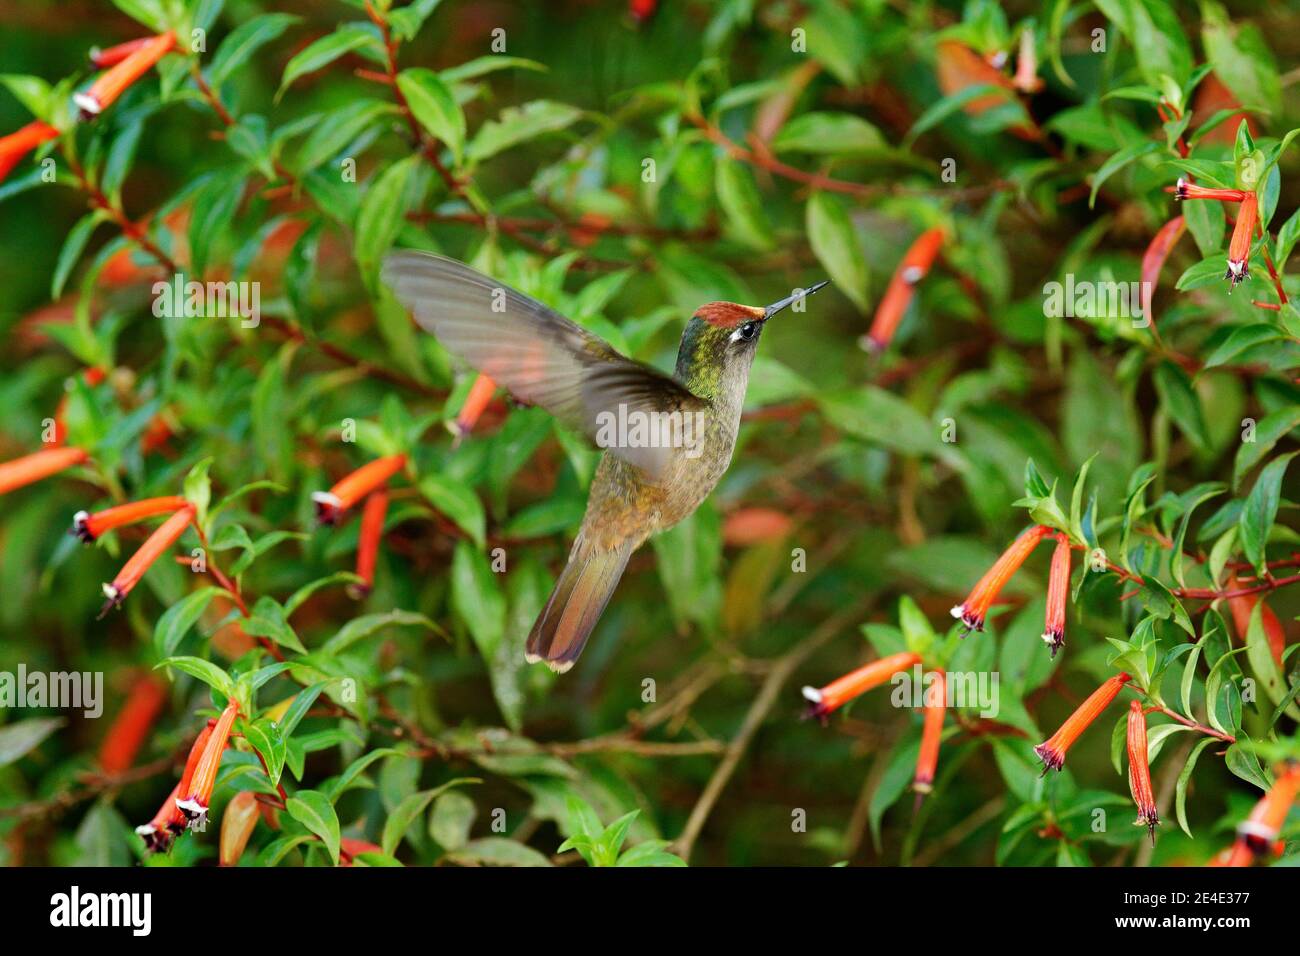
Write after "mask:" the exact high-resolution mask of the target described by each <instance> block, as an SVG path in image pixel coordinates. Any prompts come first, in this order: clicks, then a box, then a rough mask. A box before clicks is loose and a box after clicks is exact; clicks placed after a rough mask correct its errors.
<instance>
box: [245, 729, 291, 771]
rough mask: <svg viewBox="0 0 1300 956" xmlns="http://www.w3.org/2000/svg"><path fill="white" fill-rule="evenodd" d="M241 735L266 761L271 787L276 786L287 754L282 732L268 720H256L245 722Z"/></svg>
mask: <svg viewBox="0 0 1300 956" xmlns="http://www.w3.org/2000/svg"><path fill="white" fill-rule="evenodd" d="M243 733H244V737H245V739H246V740H247V741H248V742H249V743H250V744H252V745H253V749H255V750H256V751H257V752H258V753H259V754H261V755H262V759H263V760H265V761H266V767H267V770H268V771H269V775H270V778H271V786H273V787H274V786H276V785H277V784H279V782H280V774H281V773H283V772H284V758H285V755H286V754H287V753H288V746H287V743H286V741H285V737H284V734H283V732H282V731H281V730H280V728H279V726H278V725H277V724H275V723H273V722H271V721H269V720H257V721H253V722H252V723H248V722H245V723H244V725H243Z"/></svg>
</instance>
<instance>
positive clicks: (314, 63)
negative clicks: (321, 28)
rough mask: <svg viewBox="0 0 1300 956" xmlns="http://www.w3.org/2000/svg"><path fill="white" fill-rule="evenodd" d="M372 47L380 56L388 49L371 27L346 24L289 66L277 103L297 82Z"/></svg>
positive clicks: (277, 96) (368, 25)
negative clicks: (337, 61) (294, 82)
mask: <svg viewBox="0 0 1300 956" xmlns="http://www.w3.org/2000/svg"><path fill="white" fill-rule="evenodd" d="M362 47H370V48H372V49H373V50H374V51H375V52H376V53H382V52H383V49H384V46H383V42H382V41H381V39H380V37H379V31H378V29H377V28H376V27H374V26H373V25H372V24H369V23H345V24H343V25H342V26H340V27H339V28H338V29H337V30H335V31H334V32H333V33H328V34H326V35H325V36H323V37H321V38H320V39H319V40H316V41H315V42H313V43H310V44H308V45H307V47H306V48H305V49H303V50H302V51H301V52H299V53H295V54H294V56H293V58H292V59H290V60H289V62H288V63H286V64H285V67H284V74H283V75H282V76H281V77H280V89H279V91H278V92H277V93H276V94H275V96H276V99H279V98H280V96H281V95H282V94H283V93H284V91H285V90H286V89H288V88H289V86H290V85H291V84H292V83H293V81H294V80H296V79H298V78H300V77H303V76H306V75H307V74H308V73H314V72H316V71H317V70H319V69H320V68H321V67H323V66H328V65H329V64H330V63H333V62H334V61H335V60H337V59H338V58H339V57H341V56H346V55H347V54H348V53H351V52H352V51H353V50H360V49H361V48H362Z"/></svg>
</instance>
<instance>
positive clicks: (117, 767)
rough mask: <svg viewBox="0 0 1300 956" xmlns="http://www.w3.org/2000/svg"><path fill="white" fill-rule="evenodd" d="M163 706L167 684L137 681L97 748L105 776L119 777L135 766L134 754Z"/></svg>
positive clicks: (154, 679)
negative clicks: (118, 774) (113, 775)
mask: <svg viewBox="0 0 1300 956" xmlns="http://www.w3.org/2000/svg"><path fill="white" fill-rule="evenodd" d="M166 703H167V685H166V684H164V683H163V682H162V681H160V680H159V679H158V678H157V677H155V676H153V675H152V674H147V675H145V676H144V677H141V678H140V679H139V680H137V681H136V682H135V683H134V684H133V685H132V686H131V692H130V694H128V695H127V698H126V703H125V704H123V705H122V709H121V710H120V711H119V712H118V714H117V717H116V719H114V721H113V724H112V726H111V727H109V728H108V733H107V734H106V735H105V736H104V743H103V745H102V746H101V747H100V748H99V765H100V767H102V768H103V769H104V770H105V771H106V772H108V773H120V772H121V771H123V770H126V769H127V768H128V767H130V766H131V765H132V764H133V763H135V757H136V754H138V753H139V752H140V747H141V746H142V745H143V744H144V741H145V738H146V737H148V736H149V731H150V729H151V728H152V727H153V724H154V721H155V720H157V719H158V715H159V714H160V713H162V709H163V707H164V706H165V705H166Z"/></svg>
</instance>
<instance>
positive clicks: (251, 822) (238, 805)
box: [219, 790, 262, 866]
mask: <svg viewBox="0 0 1300 956" xmlns="http://www.w3.org/2000/svg"><path fill="white" fill-rule="evenodd" d="M261 815H262V814H261V812H260V810H259V809H258V801H257V794H255V793H254V792H253V791H252V790H241V791H240V792H239V793H237V794H235V795H234V797H232V798H231V800H230V802H229V803H228V804H226V810H225V812H224V813H223V814H222V815H221V850H220V856H219V860H220V865H221V866H238V865H239V858H240V857H241V856H243V855H244V848H245V847H247V846H248V839H249V837H251V836H252V835H253V830H254V828H255V827H256V826H257V818H258V817H260V816H261Z"/></svg>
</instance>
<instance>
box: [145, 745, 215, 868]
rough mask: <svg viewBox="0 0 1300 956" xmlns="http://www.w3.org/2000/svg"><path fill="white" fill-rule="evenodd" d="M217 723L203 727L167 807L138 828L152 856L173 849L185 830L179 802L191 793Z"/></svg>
mask: <svg viewBox="0 0 1300 956" xmlns="http://www.w3.org/2000/svg"><path fill="white" fill-rule="evenodd" d="M216 723H217V722H216V721H215V720H209V721H208V722H207V723H206V724H204V725H203V729H202V730H200V731H199V735H198V736H197V737H195V738H194V743H193V744H192V745H191V746H190V753H189V756H188V757H187V758H186V760H185V769H184V770H183V771H182V772H181V779H180V780H179V781H178V782H177V784H176V786H175V787H173V788H172V792H171V793H170V794H168V796H167V799H166V800H164V801H163V805H162V806H161V807H160V808H159V809H158V812H157V813H155V814H154V817H153V819H152V820H150V821H149V822H148V823H146V824H143V825H142V826H138V827H136V828H135V832H136V833H138V834H139V835H140V836H141V837H143V838H144V843H145V847H146V848H147V849H149V850H150V851H151V852H155V853H157V852H160V851H163V850H166V849H167V847H169V846H170V845H171V842H172V838H173V837H175V836H176V834H178V833H180V832H182V831H183V830H184V829H185V815H184V814H183V813H181V811H180V810H179V809H178V808H177V806H176V801H177V800H179V799H180V795H181V794H182V793H184V792H185V791H186V790H188V789H189V786H190V781H191V780H193V779H194V771H195V770H197V769H198V766H199V760H200V758H202V756H203V751H204V749H205V748H206V747H207V746H208V740H209V739H210V738H211V737H212V728H213V727H215V726H216Z"/></svg>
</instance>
